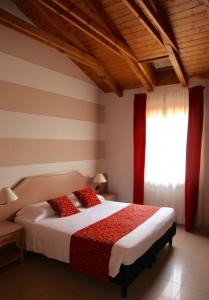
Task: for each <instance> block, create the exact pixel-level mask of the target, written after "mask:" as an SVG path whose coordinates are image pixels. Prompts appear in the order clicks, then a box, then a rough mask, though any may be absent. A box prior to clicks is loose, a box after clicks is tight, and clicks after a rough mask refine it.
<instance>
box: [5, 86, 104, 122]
mask: <svg viewBox="0 0 209 300" xmlns="http://www.w3.org/2000/svg"><path fill="white" fill-rule="evenodd" d="M0 91H1V97H0V109H2V110H9V111H16V112H23V113H30V114H40V115H46V116H54V117H60V118H69V119H75V120H83V121H90V122H99V123H103V122H104V106H102V105H100V104H96V103H90V102H87V101H82V100H78V99H74V98H70V97H66V96H63V95H58V94H54V93H50V92H46V91H41V90H38V89H34V88H31V87H26V86H21V85H18V84H14V83H10V82H6V81H0Z"/></svg>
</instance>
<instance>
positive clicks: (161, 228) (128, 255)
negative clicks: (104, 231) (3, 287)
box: [15, 200, 175, 277]
mask: <svg viewBox="0 0 209 300" xmlns="http://www.w3.org/2000/svg"><path fill="white" fill-rule="evenodd" d="M129 204H130V203H122V202H113V201H106V200H103V201H102V203H101V204H99V205H96V206H94V207H91V208H88V209H86V208H80V211H81V213H78V214H75V215H72V216H69V217H65V218H58V217H56V216H52V217H48V218H45V219H42V220H40V221H38V222H35V223H33V222H29V221H27V220H25V219H24V218H23V217H21V216H19V217H16V218H15V222H16V223H18V224H21V225H23V226H24V228H25V237H26V250H28V251H32V252H36V253H41V254H43V255H45V256H47V257H49V258H53V259H57V260H59V261H62V262H66V263H70V261H69V258H70V237H71V235H72V234H74V233H75V232H76V231H78V230H80V229H82V228H84V227H86V226H89V225H91V224H93V223H95V222H97V221H99V220H102V219H103V218H105V217H108V216H110V215H111V214H113V213H115V212H117V211H118V210H120V209H122V208H124V207H126V206H127V205H129ZM173 222H175V212H174V210H173V209H172V208H168V207H162V208H160V209H159V210H158V211H157V212H156V213H155V214H154V215H153V216H152V217H151V218H149V219H148V220H146V221H145V222H144V223H143V224H141V225H140V226H138V227H136V228H135V229H134V230H132V231H131V232H130V233H128V234H127V235H125V236H124V237H123V238H121V239H120V240H118V241H117V242H116V243H115V244H114V245H113V247H112V251H111V257H110V262H109V276H111V277H115V276H116V275H117V274H118V273H119V270H120V266H121V264H124V265H130V264H132V263H134V262H135V261H136V260H137V259H138V258H139V257H140V256H142V255H143V254H144V253H145V252H146V251H147V250H148V249H149V248H150V247H151V246H152V244H154V242H155V241H156V240H158V239H159V238H160V237H161V236H162V235H163V234H164V233H165V232H166V231H167V230H168V229H169V228H170V227H171V226H172V224H173Z"/></svg>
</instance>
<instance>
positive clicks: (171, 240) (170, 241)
mask: <svg viewBox="0 0 209 300" xmlns="http://www.w3.org/2000/svg"><path fill="white" fill-rule="evenodd" d="M168 243H169V246H170V247H171V246H172V245H173V239H170V240H169V242H168Z"/></svg>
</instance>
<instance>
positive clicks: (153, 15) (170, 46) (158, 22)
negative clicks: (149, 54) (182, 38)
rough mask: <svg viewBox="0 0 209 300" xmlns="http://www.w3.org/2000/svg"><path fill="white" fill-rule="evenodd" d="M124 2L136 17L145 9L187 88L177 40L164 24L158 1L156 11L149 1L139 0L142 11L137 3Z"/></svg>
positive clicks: (177, 73) (181, 81) (178, 75)
mask: <svg viewBox="0 0 209 300" xmlns="http://www.w3.org/2000/svg"><path fill="white" fill-rule="evenodd" d="M122 1H123V2H124V3H125V4H126V5H127V6H128V7H129V9H130V11H131V12H132V13H133V14H134V15H135V16H138V13H139V12H140V10H141V9H143V10H144V12H145V14H147V17H148V19H149V20H150V22H152V23H154V24H155V26H156V27H157V28H158V30H159V33H158V35H160V36H161V40H162V42H163V45H164V47H165V48H166V50H167V52H168V55H169V59H170V61H171V64H172V66H173V69H174V71H175V73H176V75H177V77H178V79H179V82H180V83H181V84H182V85H183V86H186V85H187V78H186V73H185V71H184V68H183V64H182V62H181V59H180V56H179V54H178V52H177V49H178V46H177V43H176V41H175V39H174V38H173V35H172V31H171V30H170V31H168V30H169V26H165V22H162V20H164V17H162V16H161V14H162V12H161V9H160V7H159V5H157V1H155V7H156V10H155V8H154V7H153V6H152V5H151V4H150V3H149V1H147V0H146V1H144V0H137V2H138V3H139V5H140V7H141V9H140V7H139V6H138V5H137V3H136V2H135V1H132V0H122ZM137 7H138V8H137ZM140 21H142V19H141V18H140ZM142 24H144V25H145V23H144V22H142ZM146 28H147V25H146ZM151 33H152V35H153V36H154V35H155V32H153V31H152V30H151ZM165 36H166V37H165Z"/></svg>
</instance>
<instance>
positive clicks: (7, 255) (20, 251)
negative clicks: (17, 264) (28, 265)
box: [0, 221, 24, 267]
mask: <svg viewBox="0 0 209 300" xmlns="http://www.w3.org/2000/svg"><path fill="white" fill-rule="evenodd" d="M17 246H18V247H17ZM16 260H21V262H23V260H24V230H23V227H22V226H21V225H19V224H15V223H12V222H8V221H4V222H0V267H3V266H6V265H7V264H9V263H12V262H14V261H16Z"/></svg>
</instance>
